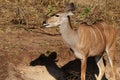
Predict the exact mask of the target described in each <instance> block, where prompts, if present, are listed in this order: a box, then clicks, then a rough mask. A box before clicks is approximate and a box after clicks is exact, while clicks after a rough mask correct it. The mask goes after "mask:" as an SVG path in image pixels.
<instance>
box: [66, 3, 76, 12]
mask: <svg viewBox="0 0 120 80" xmlns="http://www.w3.org/2000/svg"><path fill="white" fill-rule="evenodd" d="M75 10H76V7H75V5H74V3H69V5H67V7H66V8H65V11H75Z"/></svg>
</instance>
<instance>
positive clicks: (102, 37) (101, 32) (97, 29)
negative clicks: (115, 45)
mask: <svg viewBox="0 0 120 80" xmlns="http://www.w3.org/2000/svg"><path fill="white" fill-rule="evenodd" d="M95 27H96V29H97V30H98V31H99V33H100V36H101V38H102V41H103V44H105V41H104V37H103V35H102V32H101V31H100V30H99V29H98V28H97V26H95Z"/></svg>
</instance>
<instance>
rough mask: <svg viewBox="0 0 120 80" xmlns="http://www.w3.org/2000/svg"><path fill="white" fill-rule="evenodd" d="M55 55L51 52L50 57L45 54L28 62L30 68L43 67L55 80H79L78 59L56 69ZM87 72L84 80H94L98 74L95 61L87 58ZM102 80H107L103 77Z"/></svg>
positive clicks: (79, 63) (79, 64)
mask: <svg viewBox="0 0 120 80" xmlns="http://www.w3.org/2000/svg"><path fill="white" fill-rule="evenodd" d="M56 57H57V53H56V52H52V53H50V55H48V56H46V55H45V54H41V55H40V56H39V57H38V58H37V59H35V60H33V61H31V62H30V66H36V65H41V66H45V67H46V68H47V70H48V72H49V74H50V75H52V76H53V77H54V78H55V79H56V80H80V76H79V75H80V66H81V62H80V60H79V59H75V60H72V61H69V62H68V63H67V64H65V65H64V66H62V67H61V68H60V67H58V65H57V64H56V62H57V61H58V60H56ZM87 65H88V66H87V72H86V78H87V79H86V80H95V77H94V75H95V74H98V72H99V71H98V67H97V65H96V63H95V59H94V58H93V57H92V58H88V62H87ZM102 80H107V79H106V78H105V76H104V77H103V79H102Z"/></svg>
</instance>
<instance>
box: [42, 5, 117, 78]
mask: <svg viewBox="0 0 120 80" xmlns="http://www.w3.org/2000/svg"><path fill="white" fill-rule="evenodd" d="M71 5H72V6H69V8H68V9H67V10H66V11H63V12H58V13H56V14H55V15H53V16H51V17H49V18H48V19H46V20H45V21H44V22H43V24H42V26H43V27H53V26H59V28H60V32H61V34H62V37H63V39H64V41H65V42H66V44H67V45H68V47H69V48H71V49H72V50H73V52H74V55H75V56H76V57H77V58H79V59H80V60H81V80H85V75H86V74H85V73H86V66H87V58H88V57H90V56H95V57H96V58H95V60H96V62H97V65H98V68H99V75H98V76H96V79H97V80H101V79H102V77H103V75H104V73H105V66H103V65H104V64H103V59H102V54H103V52H104V51H105V52H106V53H107V56H108V59H109V62H110V64H111V67H112V70H113V80H116V67H115V56H114V54H115V43H116V41H115V30H114V28H113V27H111V26H109V25H107V24H106V23H105V22H97V23H95V24H93V25H91V26H89V25H87V24H81V25H79V27H78V29H77V30H74V29H72V28H71V22H70V17H69V16H70V15H73V13H72V10H74V5H73V3H71ZM100 62H102V63H100Z"/></svg>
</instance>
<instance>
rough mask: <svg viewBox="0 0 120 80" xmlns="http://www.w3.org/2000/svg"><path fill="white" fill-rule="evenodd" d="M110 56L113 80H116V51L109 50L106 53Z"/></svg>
mask: <svg viewBox="0 0 120 80" xmlns="http://www.w3.org/2000/svg"><path fill="white" fill-rule="evenodd" d="M106 52H107V55H108V59H109V62H110V65H111V68H112V73H113V80H116V63H115V50H114V49H112V48H111V49H109V50H107V51H106Z"/></svg>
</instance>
